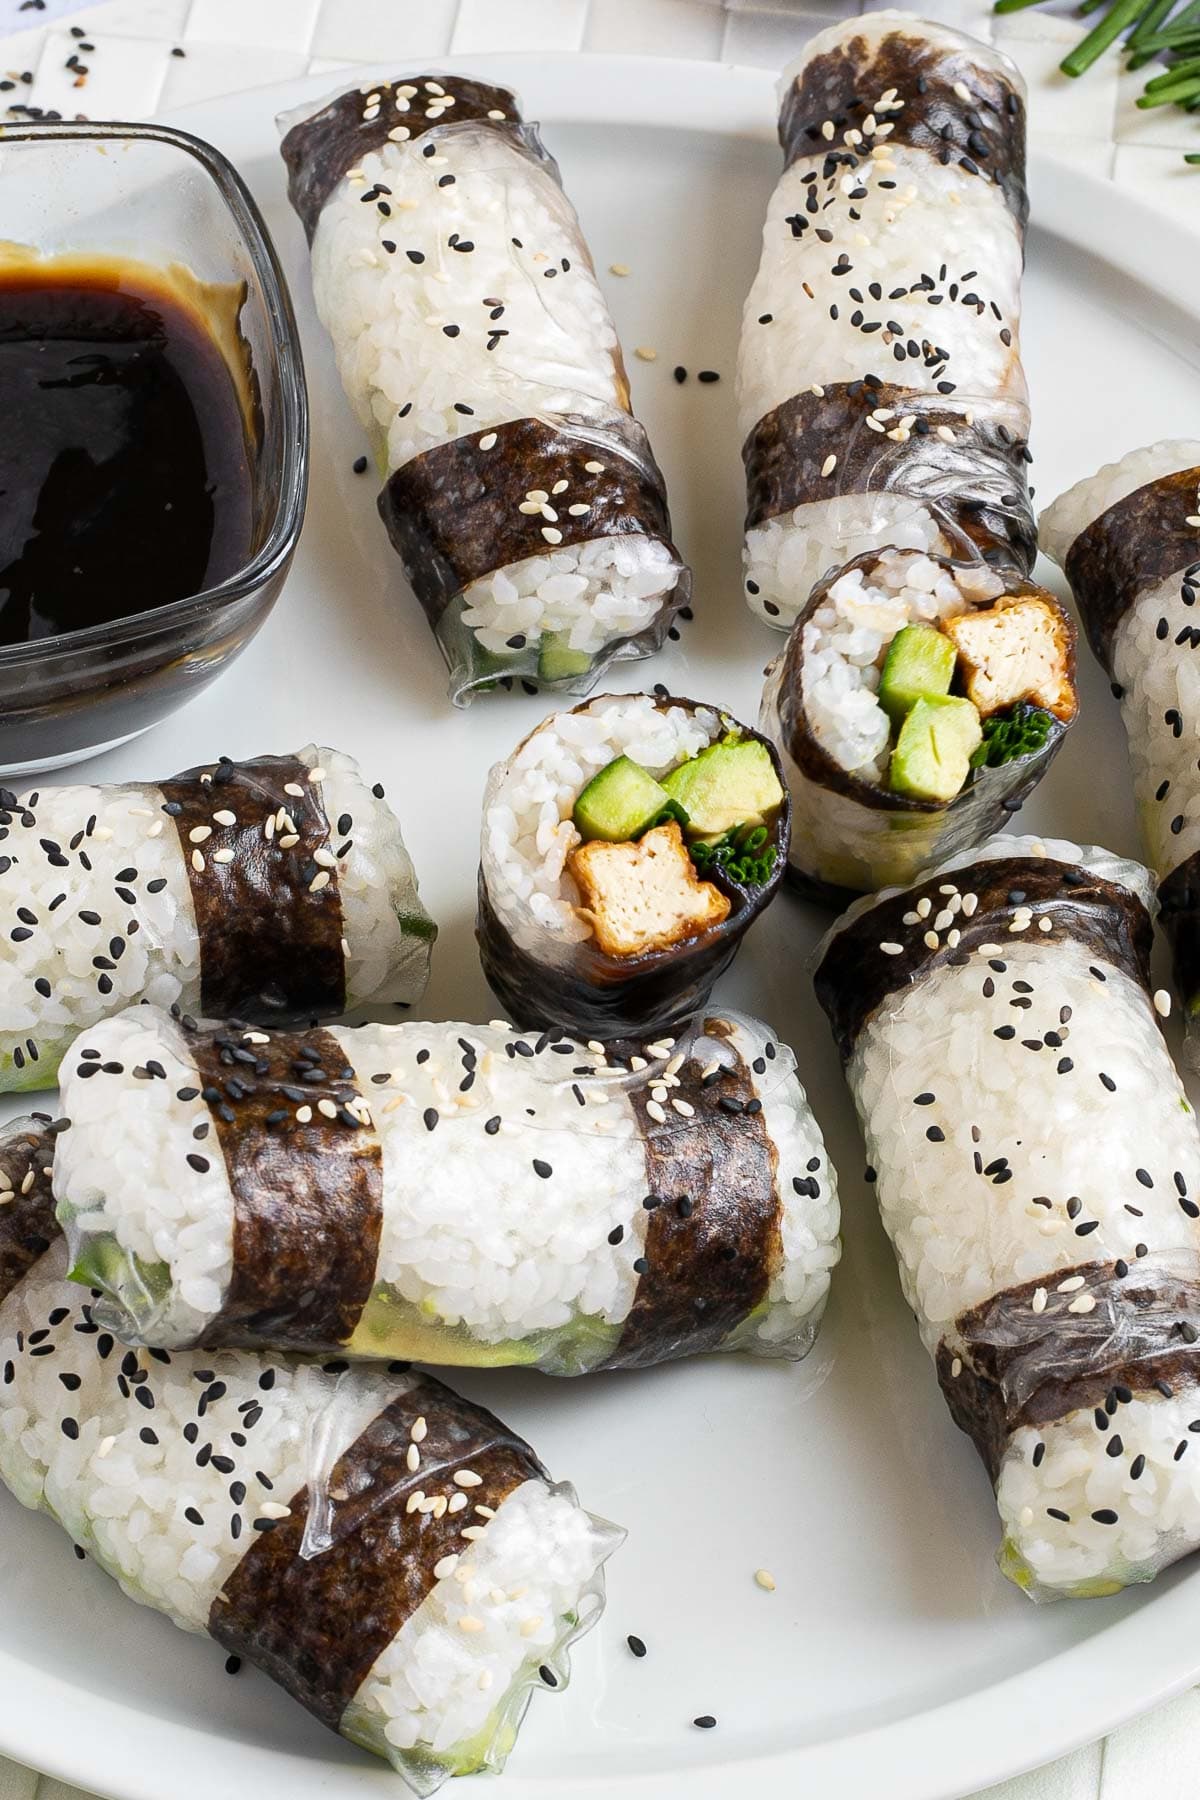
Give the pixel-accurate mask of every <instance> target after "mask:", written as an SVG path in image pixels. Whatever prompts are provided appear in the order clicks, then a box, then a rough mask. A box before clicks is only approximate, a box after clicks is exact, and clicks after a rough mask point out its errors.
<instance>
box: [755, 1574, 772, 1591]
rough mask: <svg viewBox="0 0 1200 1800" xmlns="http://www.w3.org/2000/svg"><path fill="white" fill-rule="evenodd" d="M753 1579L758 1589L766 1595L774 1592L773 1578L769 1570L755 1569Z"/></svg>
mask: <svg viewBox="0 0 1200 1800" xmlns="http://www.w3.org/2000/svg"><path fill="white" fill-rule="evenodd" d="M754 1579H755V1581H757V1583H758V1585H759V1587H760V1588H765V1589H766V1591H767V1593H768V1594H773V1593H774V1592H775V1577H774V1576H773V1575H772V1573H771V1571H770V1569H755V1571H754Z"/></svg>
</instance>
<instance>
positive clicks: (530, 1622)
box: [521, 1613, 542, 1637]
mask: <svg viewBox="0 0 1200 1800" xmlns="http://www.w3.org/2000/svg"><path fill="white" fill-rule="evenodd" d="M541 1623H542V1615H541V1613H531V1614H530V1615H529V1617H528V1618H527V1619H526V1620H525V1622H524V1623H523V1624H522V1626H521V1636H522V1637H532V1636H533V1634H534V1632H535V1631H538V1630H540V1629H541Z"/></svg>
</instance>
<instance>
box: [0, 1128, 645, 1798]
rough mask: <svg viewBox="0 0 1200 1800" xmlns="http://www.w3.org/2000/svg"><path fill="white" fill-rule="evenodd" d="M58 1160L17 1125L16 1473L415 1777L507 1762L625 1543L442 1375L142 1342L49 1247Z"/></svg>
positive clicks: (211, 1629) (2, 1285) (7, 1414)
mask: <svg viewBox="0 0 1200 1800" xmlns="http://www.w3.org/2000/svg"><path fill="white" fill-rule="evenodd" d="M49 1160H50V1139H49V1137H48V1135H47V1132H46V1129H45V1126H44V1125H41V1124H38V1123H37V1122H36V1121H26V1122H25V1123H24V1124H23V1125H18V1126H15V1127H11V1128H10V1129H9V1130H8V1132H7V1133H6V1134H5V1136H4V1137H3V1139H0V1165H2V1166H3V1168H4V1171H5V1174H6V1176H7V1178H8V1180H9V1181H10V1182H11V1184H12V1191H13V1195H14V1197H13V1198H12V1199H11V1200H10V1202H9V1204H8V1206H7V1207H6V1208H4V1209H3V1210H0V1477H2V1478H3V1480H4V1482H5V1483H6V1485H7V1486H8V1487H9V1488H10V1489H11V1490H12V1492H13V1494H15V1496H16V1498H17V1499H18V1500H20V1501H21V1502H22V1504H23V1505H25V1506H29V1507H34V1508H39V1509H41V1510H42V1511H45V1512H48V1513H50V1514H51V1515H52V1516H53V1517H54V1518H56V1519H57V1520H58V1521H59V1523H60V1524H61V1525H62V1526H63V1527H64V1528H65V1530H66V1531H67V1532H68V1533H69V1534H70V1536H71V1537H72V1538H73V1539H74V1541H75V1543H76V1544H77V1545H79V1546H80V1547H81V1548H82V1549H83V1550H85V1551H87V1552H88V1553H89V1554H90V1555H91V1556H92V1557H94V1559H95V1560H96V1561H97V1562H98V1563H99V1564H100V1566H101V1567H102V1568H104V1569H106V1570H107V1571H108V1573H109V1574H110V1575H112V1576H114V1577H115V1578H116V1580H117V1581H118V1582H119V1583H120V1585H121V1587H122V1588H123V1589H124V1591H125V1593H126V1594H128V1595H129V1597H130V1598H131V1599H133V1600H136V1601H139V1602H140V1603H141V1604H142V1605H144V1606H151V1607H153V1608H154V1609H155V1610H156V1611H158V1612H163V1613H166V1614H167V1615H168V1617H169V1618H171V1619H173V1620H174V1622H175V1623H176V1624H177V1625H179V1626H181V1627H182V1628H183V1629H184V1630H185V1631H194V1632H199V1633H201V1634H206V1635H207V1636H209V1637H212V1638H213V1639H215V1641H216V1642H217V1643H218V1644H220V1645H221V1646H222V1648H223V1649H224V1650H226V1651H229V1652H230V1653H231V1654H233V1655H236V1656H240V1657H245V1658H247V1659H248V1660H249V1661H251V1662H253V1663H255V1664H256V1665H257V1666H258V1667H259V1668H261V1669H263V1670H264V1671H265V1672H266V1673H267V1674H268V1675H270V1676H271V1677H272V1678H273V1679H274V1680H275V1681H277V1682H278V1683H279V1684H280V1686H282V1687H283V1688H285V1689H286V1690H287V1692H288V1693H290V1694H292V1695H293V1696H294V1697H295V1698H296V1699H297V1700H299V1701H300V1703H301V1704H302V1705H303V1706H305V1707H306V1708H307V1709H308V1711H309V1712H311V1713H312V1714H313V1715H314V1716H315V1717H316V1718H318V1719H320V1720H321V1721H322V1722H323V1723H324V1724H326V1725H329V1726H331V1727H332V1728H333V1729H334V1730H335V1731H340V1732H341V1733H342V1735H343V1736H344V1737H347V1738H349V1739H350V1740H351V1741H352V1742H353V1743H356V1744H359V1745H361V1746H362V1747H363V1748H364V1749H366V1750H370V1751H372V1752H374V1754H376V1755H377V1756H382V1757H384V1758H385V1759H386V1760H387V1761H388V1762H389V1763H390V1764H391V1765H392V1767H393V1768H394V1769H396V1770H397V1771H398V1772H399V1773H400V1774H401V1775H403V1776H404V1778H405V1779H406V1780H407V1781H408V1783H409V1785H410V1786H411V1787H413V1788H415V1789H416V1791H417V1792H418V1793H420V1794H429V1793H431V1792H432V1791H433V1790H434V1789H435V1788H436V1787H438V1786H439V1785H440V1783H441V1782H442V1781H443V1780H444V1779H445V1778H446V1776H448V1775H462V1774H468V1773H471V1772H473V1771H475V1770H482V1769H491V1770H495V1769H499V1768H500V1767H501V1766H502V1765H503V1763H504V1760H505V1758H506V1756H507V1755H508V1752H509V1750H510V1749H511V1748H512V1745H513V1742H514V1740H515V1737H516V1733H517V1729H518V1727H519V1724H520V1721H521V1716H522V1714H523V1712H524V1710H525V1706H526V1704H527V1702H528V1699H529V1695H530V1694H531V1693H532V1691H533V1690H534V1689H535V1688H538V1687H551V1688H557V1687H561V1686H563V1685H565V1683H566V1681H567V1678H568V1674H569V1668H568V1659H567V1649H568V1646H569V1645H570V1643H571V1642H572V1641H573V1639H574V1638H576V1637H577V1636H579V1634H580V1633H581V1632H583V1631H586V1630H587V1629H588V1628H589V1627H590V1626H591V1625H592V1624H593V1623H594V1622H595V1619H596V1618H597V1617H598V1615H599V1612H600V1610H601V1608H602V1606H603V1592H604V1590H603V1576H602V1567H601V1566H602V1564H603V1562H604V1561H605V1559H606V1558H607V1557H608V1556H609V1555H610V1554H611V1552H612V1551H613V1550H614V1549H615V1547H616V1546H617V1544H618V1543H619V1542H620V1539H621V1537H622V1535H623V1534H622V1533H621V1532H620V1531H618V1530H617V1529H616V1528H615V1527H614V1526H611V1525H607V1524H605V1523H604V1522H603V1521H602V1520H599V1519H595V1518H593V1517H592V1516H591V1515H590V1514H588V1513H585V1512H583V1511H582V1510H581V1508H580V1507H579V1505H578V1503H577V1501H576V1499H575V1495H574V1492H573V1491H572V1489H571V1488H570V1487H569V1486H567V1485H566V1484H553V1483H551V1481H550V1479H549V1477H548V1476H547V1475H546V1472H545V1470H544V1469H543V1468H542V1466H541V1464H540V1463H539V1462H538V1460H537V1457H536V1456H535V1455H534V1453H533V1451H532V1450H531V1449H530V1448H529V1446H528V1444H526V1443H523V1442H522V1440H521V1439H520V1438H518V1437H516V1436H515V1435H514V1434H513V1433H512V1432H510V1431H509V1430H507V1428H506V1427H505V1426H503V1425H502V1424H501V1423H500V1421H499V1420H498V1419H496V1418H494V1417H493V1416H492V1415H491V1413H488V1412H485V1411H484V1410H483V1408H482V1407H478V1406H473V1405H471V1404H469V1403H468V1402H467V1401H465V1400H462V1399H460V1398H459V1397H458V1396H457V1395H456V1394H453V1393H451V1391H450V1390H449V1389H448V1388H445V1387H443V1386H442V1385H441V1383H440V1382H437V1381H434V1380H433V1379H432V1378H431V1377H430V1376H428V1375H419V1374H415V1373H414V1374H409V1373H407V1372H406V1371H405V1370H404V1369H403V1368H401V1367H396V1368H394V1369H389V1370H387V1371H383V1370H380V1371H378V1372H376V1371H369V1372H368V1371H363V1370H348V1369H347V1368H346V1366H345V1364H341V1365H335V1364H329V1365H326V1366H324V1367H322V1366H321V1365H320V1364H317V1363H311V1362H307V1363H306V1362H299V1361H294V1360H290V1359H288V1358H287V1357H262V1356H256V1355H252V1354H249V1353H246V1352H241V1351H227V1350H226V1351H223V1350H215V1351H205V1352H203V1353H199V1354H189V1353H187V1352H173V1353H169V1354H168V1353H166V1352H159V1353H158V1354H157V1355H152V1356H147V1355H143V1354H139V1353H138V1352H137V1351H134V1350H129V1351H127V1352H125V1353H124V1355H122V1353H121V1350H120V1348H119V1346H114V1344H113V1340H112V1337H111V1336H109V1335H108V1334H107V1333H105V1332H103V1331H101V1330H100V1329H99V1328H98V1326H97V1324H96V1322H95V1319H94V1317H93V1302H92V1301H91V1300H89V1298H88V1295H87V1294H86V1292H84V1291H83V1290H82V1289H80V1288H79V1287H78V1286H76V1285H75V1284H73V1283H71V1282H69V1281H68V1280H67V1279H66V1260H67V1259H66V1246H65V1244H64V1243H63V1242H62V1240H61V1239H58V1240H57V1241H55V1242H53V1243H50V1242H49V1241H48V1240H49V1238H50V1236H51V1235H52V1231H53V1227H52V1225H51V1224H50V1223H49V1222H48V1221H49V1220H50V1217H51V1215H50V1200H49V1184H48V1181H47V1179H46V1175H45V1170H46V1168H47V1167H48V1166H49ZM31 1177H32V1179H30V1178H31Z"/></svg>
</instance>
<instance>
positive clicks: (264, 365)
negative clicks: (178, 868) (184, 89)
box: [0, 123, 308, 773]
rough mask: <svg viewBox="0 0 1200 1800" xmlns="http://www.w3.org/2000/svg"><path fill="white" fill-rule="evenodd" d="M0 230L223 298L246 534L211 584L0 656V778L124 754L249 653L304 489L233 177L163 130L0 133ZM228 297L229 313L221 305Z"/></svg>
mask: <svg viewBox="0 0 1200 1800" xmlns="http://www.w3.org/2000/svg"><path fill="white" fill-rule="evenodd" d="M0 191H2V192H3V194H4V207H3V220H2V225H0V234H2V235H3V237H4V239H5V240H6V241H7V242H9V243H16V244H19V245H22V246H25V247H28V248H30V249H32V250H35V251H37V252H40V253H41V254H42V255H43V256H56V255H64V254H67V255H74V254H76V253H82V254H83V255H85V256H87V255H89V254H90V255H93V256H98V257H99V256H102V257H105V258H110V257H117V258H120V257H122V256H127V257H129V258H131V259H133V260H135V261H137V262H140V263H143V264H144V263H150V264H154V265H156V266H157V267H160V268H166V267H168V266H169V265H171V264H179V265H182V266H183V268H184V269H186V270H188V271H190V272H191V274H192V275H194V276H195V277H196V278H197V280H198V281H200V282H202V283H205V284H207V283H213V284H216V286H217V287H218V288H219V289H220V290H221V291H222V292H223V293H224V294H226V295H232V296H233V304H232V305H231V306H230V308H229V311H230V312H231V313H232V312H233V311H234V310H235V309H236V313H237V320H236V323H237V332H238V334H239V335H240V338H241V339H242V340H243V356H244V355H245V353H246V351H248V363H249V370H250V386H249V391H248V405H247V408H246V410H247V414H248V423H249V426H250V430H249V437H250V440H251V442H250V464H251V512H252V521H253V523H252V533H251V547H250V553H249V557H248V560H247V561H246V562H245V564H244V566H243V567H242V568H240V569H239V570H237V571H236V572H235V573H234V574H233V575H231V576H230V577H229V578H228V579H227V580H225V581H222V582H221V583H220V585H219V586H216V587H212V588H209V589H207V590H206V591H205V592H203V593H199V594H194V595H191V596H189V597H187V598H184V599H175V600H171V601H169V602H168V603H166V604H164V605H162V606H158V607H154V608H152V609H151V610H149V611H146V612H140V613H136V614H134V615H132V616H130V617H128V618H122V619H118V620H116V621H113V622H109V623H105V624H100V625H95V626H89V627H86V628H84V629H82V630H77V631H69V632H64V633H61V634H60V635H58V636H54V637H44V638H40V639H36V640H34V641H32V642H29V643H19V644H0V773H10V772H16V771H18V770H28V771H37V770H42V769H52V768H55V767H57V766H59V765H60V764H63V763H68V762H74V761H76V760H78V759H79V758H80V757H84V756H90V755H92V754H94V753H95V752H97V751H100V750H104V749H108V748H111V747H112V746H113V745H115V744H119V743H123V742H124V741H125V740H126V739H127V738H130V737H133V736H135V735H136V734H137V733H138V732H140V731H145V730H146V728H147V727H148V726H150V725H153V724H155V723H156V722H157V721H158V720H159V719H161V718H164V717H165V716H166V715H167V714H168V713H170V712H173V711H174V710H175V708H176V707H179V706H182V705H183V704H184V703H185V701H188V700H190V699H192V698H193V697H194V696H195V695H196V694H198V693H199V692H200V691H201V690H202V689H203V688H205V687H207V686H208V684H209V682H211V681H214V680H215V679H216V677H217V676H218V675H219V674H220V673H221V671H222V670H223V669H224V668H225V667H226V666H227V664H229V663H230V662H232V660H233V659H234V657H235V656H237V655H238V654H239V652H240V651H241V650H243V649H244V648H245V646H246V645H247V644H248V643H249V641H250V639H251V638H252V637H253V636H254V634H255V632H256V631H257V630H258V628H259V626H260V625H261V624H262V622H263V620H264V619H265V618H266V616H267V614H268V613H269V612H270V610H271V607H272V606H273V605H274V603H275V599H276V596H277V595H278V593H279V590H280V588H281V587H282V585H283V582H284V578H285V577H286V575H287V572H288V567H289V565H290V563H291V560H292V555H293V553H294V551H295V548H296V541H297V539H298V537H299V534H300V526H301V522H302V520H303V516H304V500H305V492H306V487H307V480H308V404H307V398H306V394H305V387H304V369H303V363H302V360H301V354H300V340H299V335H298V333H297V330H296V321H295V318H294V316H293V313H292V305H291V300H290V298H289V295H288V291H287V285H286V283H285V281H284V277H283V272H282V270H281V269H280V266H279V262H278V259H277V258H276V255H275V249H274V246H273V245H272V243H271V240H270V237H269V236H268V233H267V228H266V226H265V224H264V223H263V219H262V216H261V214H260V213H259V210H258V208H257V206H256V205H255V203H254V201H253V200H252V199H251V197H250V195H249V193H248V192H247V190H246V187H245V185H244V184H243V182H242V179H241V177H240V176H239V175H238V173H237V171H236V170H235V169H234V168H233V166H232V165H231V164H230V163H229V162H228V161H227V160H226V159H225V158H224V157H223V156H222V155H221V154H220V152H219V151H217V150H215V149H214V148H213V147H212V145H211V144H206V143H204V142H203V141H202V140H201V139H199V138H195V137H192V136H191V135H190V134H189V133H187V132H184V131H173V130H171V129H169V128H168V127H167V126H164V125H126V124H117V123H87V124H65V123H61V124H60V123H50V124H23V123H22V124H19V125H16V124H14V125H8V124H6V125H4V126H3V127H0ZM239 300H240V305H239V304H238V301H239Z"/></svg>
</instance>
